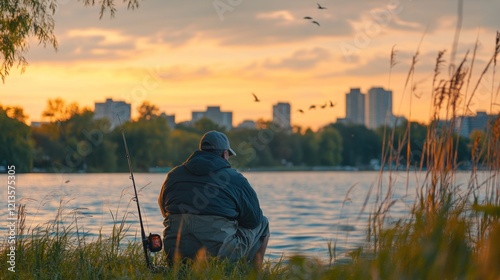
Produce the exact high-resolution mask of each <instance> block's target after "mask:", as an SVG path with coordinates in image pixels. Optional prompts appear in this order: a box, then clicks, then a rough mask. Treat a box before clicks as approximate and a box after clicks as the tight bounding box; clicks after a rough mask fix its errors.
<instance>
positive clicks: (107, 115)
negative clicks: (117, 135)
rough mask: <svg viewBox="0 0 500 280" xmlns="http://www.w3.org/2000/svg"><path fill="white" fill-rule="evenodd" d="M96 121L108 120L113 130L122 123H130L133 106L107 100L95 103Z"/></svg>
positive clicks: (123, 102) (110, 99)
mask: <svg viewBox="0 0 500 280" xmlns="http://www.w3.org/2000/svg"><path fill="white" fill-rule="evenodd" d="M94 105H95V109H94V119H108V120H109V121H110V123H111V129H112V128H114V127H116V126H118V125H120V122H121V123H124V122H127V121H130V116H131V106H130V104H129V103H126V102H125V101H113V99H112V98H106V102H95V103H94Z"/></svg>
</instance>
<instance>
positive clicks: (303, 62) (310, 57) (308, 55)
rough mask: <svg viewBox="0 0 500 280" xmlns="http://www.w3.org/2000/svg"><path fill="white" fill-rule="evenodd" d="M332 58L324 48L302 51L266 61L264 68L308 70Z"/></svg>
mask: <svg viewBox="0 0 500 280" xmlns="http://www.w3.org/2000/svg"><path fill="white" fill-rule="evenodd" d="M330 58H331V55H330V52H329V51H328V50H326V49H324V48H320V47H316V48H312V49H300V50H297V51H295V52H294V53H293V54H292V55H290V56H288V57H285V58H281V59H277V60H274V59H266V61H265V62H264V63H263V64H262V67H264V68H267V69H278V68H281V69H288V70H307V69H311V68H314V67H315V66H316V65H318V64H319V63H322V62H324V61H328V60H329V59H330Z"/></svg>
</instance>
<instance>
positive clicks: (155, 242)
mask: <svg viewBox="0 0 500 280" xmlns="http://www.w3.org/2000/svg"><path fill="white" fill-rule="evenodd" d="M120 130H121V133H122V138H123V144H124V145H125V153H126V154H125V156H126V157H127V162H128V169H129V171H130V177H129V178H130V180H132V185H133V186H134V198H133V199H134V200H135V202H136V203H137V212H138V213H139V224H140V225H141V239H142V247H143V249H144V256H145V257H146V265H147V267H148V268H150V269H151V268H153V266H152V265H151V261H150V260H149V251H151V252H158V251H160V250H161V249H162V242H161V237H160V235H158V234H152V233H149V236H148V237H146V232H145V231H144V224H143V223H142V215H141V207H140V205H139V196H138V195H137V188H136V186H135V179H134V171H133V169H132V162H131V160H130V153H129V151H128V146H127V139H125V132H124V130H123V127H122V128H121V129H120Z"/></svg>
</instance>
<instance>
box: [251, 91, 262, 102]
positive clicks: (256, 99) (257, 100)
mask: <svg viewBox="0 0 500 280" xmlns="http://www.w3.org/2000/svg"><path fill="white" fill-rule="evenodd" d="M252 95H253V98H255V100H254V101H255V102H260V100H259V98H258V97H257V95H255V93H253V92H252Z"/></svg>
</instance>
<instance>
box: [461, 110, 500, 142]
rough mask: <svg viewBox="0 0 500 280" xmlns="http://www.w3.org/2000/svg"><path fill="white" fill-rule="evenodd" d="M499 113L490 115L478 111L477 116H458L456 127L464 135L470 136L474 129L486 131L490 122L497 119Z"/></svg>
mask: <svg viewBox="0 0 500 280" xmlns="http://www.w3.org/2000/svg"><path fill="white" fill-rule="evenodd" d="M496 117H497V115H488V114H487V113H486V112H484V111H478V112H477V114H476V115H475V116H461V117H458V119H457V122H456V123H455V129H456V130H457V131H458V133H459V134H460V136H462V137H467V138H469V137H470V134H471V133H472V132H473V131H474V130H478V131H485V130H486V128H487V127H488V122H492V121H494V120H495V119H496Z"/></svg>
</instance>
